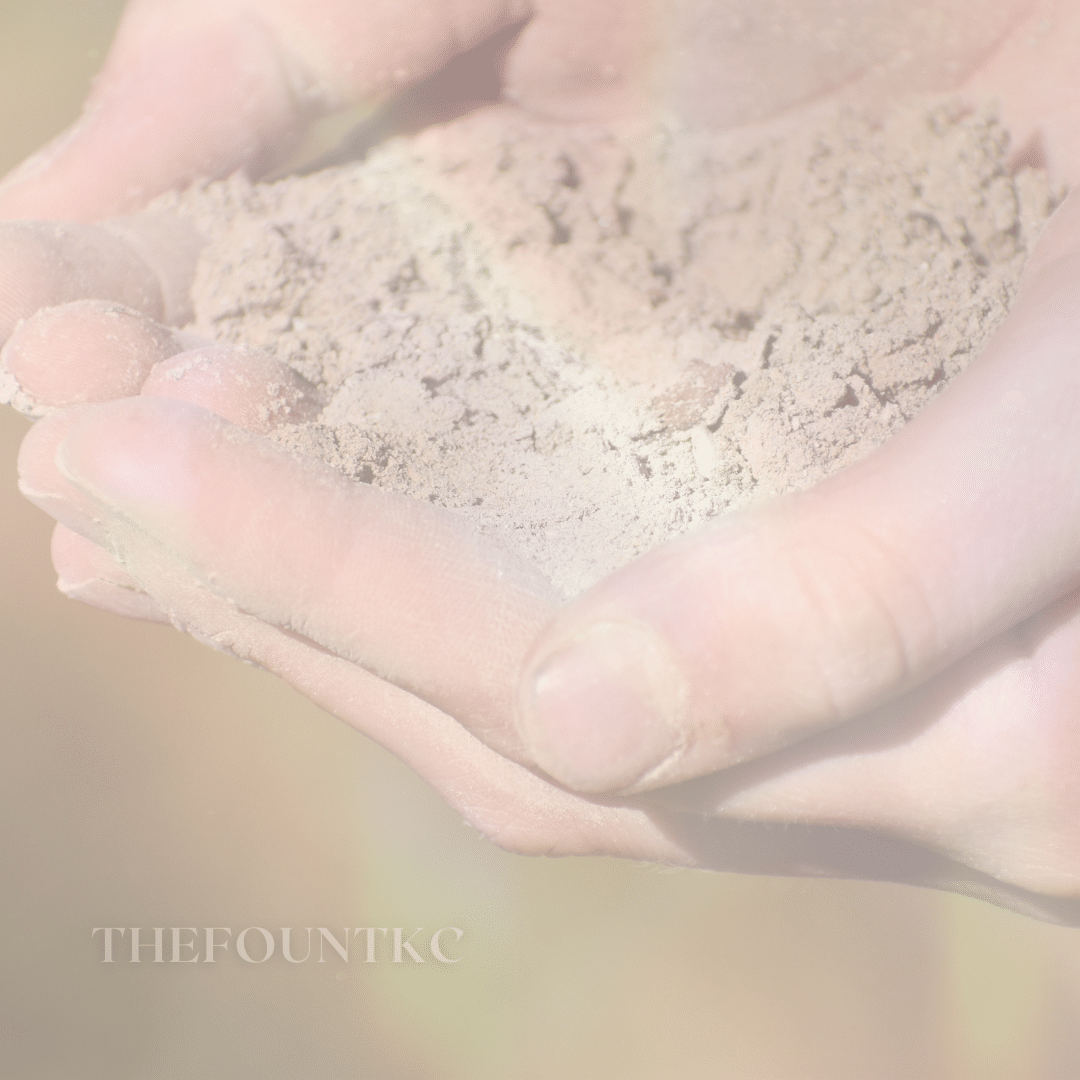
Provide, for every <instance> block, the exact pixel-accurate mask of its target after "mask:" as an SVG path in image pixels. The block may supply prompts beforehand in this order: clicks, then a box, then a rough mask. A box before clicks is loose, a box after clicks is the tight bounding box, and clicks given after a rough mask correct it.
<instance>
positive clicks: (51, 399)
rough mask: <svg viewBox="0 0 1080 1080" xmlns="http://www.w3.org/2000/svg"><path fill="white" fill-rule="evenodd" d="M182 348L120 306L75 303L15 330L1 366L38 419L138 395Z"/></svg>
mask: <svg viewBox="0 0 1080 1080" xmlns="http://www.w3.org/2000/svg"><path fill="white" fill-rule="evenodd" d="M180 348H181V346H180V344H179V342H178V341H177V339H176V336H175V335H174V334H173V332H172V331H170V330H168V329H167V328H166V327H163V326H160V325H159V324H158V323H156V322H154V321H153V320H152V319H150V318H147V317H146V316H145V315H142V314H140V313H139V312H137V311H133V310H132V309H130V308H127V307H124V306H123V305H122V304H116V303H112V302H109V301H104V300H76V301H73V302H71V303H67V304H62V305H60V306H57V307H50V308H46V309H45V310H43V311H39V312H37V313H36V314H35V315H33V316H31V317H30V318H28V319H26V320H24V321H23V322H21V323H19V325H18V326H17V327H16V328H15V330H14V331H13V333H12V334H11V336H10V338H9V339H8V342H7V344H6V345H5V346H4V347H3V349H2V350H0V364H2V365H3V367H5V368H6V369H7V371H8V373H9V374H10V376H11V377H12V378H14V379H15V381H16V383H17V384H18V388H19V389H20V390H21V391H22V394H23V395H24V401H25V402H26V403H27V405H28V406H29V407H30V408H31V409H32V410H33V411H34V412H35V413H37V414H40V413H41V412H42V411H44V410H47V409H50V408H57V407H63V406H67V405H76V404H85V403H88V402H100V401H110V400H112V399H114V398H121V397H130V396H132V395H134V394H137V393H138V392H139V390H140V388H141V387H142V385H143V383H144V382H145V380H146V377H147V375H148V374H149V372H150V370H151V368H152V367H153V366H154V364H156V363H158V362H159V361H161V360H163V359H165V358H166V357H169V356H172V355H174V354H175V353H176V352H178V351H179V350H180ZM24 408H25V406H24Z"/></svg>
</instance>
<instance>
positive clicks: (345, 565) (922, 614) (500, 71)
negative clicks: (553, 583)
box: [0, 0, 1080, 921]
mask: <svg viewBox="0 0 1080 1080" xmlns="http://www.w3.org/2000/svg"><path fill="white" fill-rule="evenodd" d="M848 8H850V9H851V10H850V11H849V10H848ZM470 50H471V51H470ZM463 54H468V59H467V61H465V62H463V61H462V60H460V57H461V56H462V55H463ZM455 58H459V59H456V60H455ZM482 65H487V68H486V70H488V71H489V72H491V73H494V74H495V76H496V78H497V80H498V81H499V86H500V88H501V91H502V94H503V97H504V99H505V100H507V101H509V102H511V103H512V104H513V105H514V106H516V107H519V108H522V109H527V110H529V111H531V112H533V113H535V114H539V115H541V116H546V117H548V118H550V119H551V120H552V122H560V121H574V120H582V119H586V120H595V119H615V120H619V121H620V122H621V120H622V119H625V118H627V117H629V118H631V119H632V118H633V117H634V116H635V115H636V114H638V113H640V112H641V111H642V110H644V109H648V108H656V107H659V108H663V109H665V110H669V111H673V112H675V113H677V114H680V115H682V116H684V117H685V118H686V119H687V120H688V121H690V122H692V123H697V124H703V125H711V126H713V127H716V128H724V127H734V126H740V125H746V124H752V123H756V122H761V121H764V120H767V119H771V118H775V117H776V116H783V115H786V116H788V117H789V118H791V120H792V122H793V123H798V122H799V118H800V115H801V112H800V110H802V109H804V108H809V107H816V106H817V105H818V104H820V103H821V102H822V101H827V100H830V99H834V100H839V101H850V102H851V103H852V104H857V105H858V106H859V107H861V108H867V109H870V110H871V111H873V110H878V111H880V110H884V109H887V108H888V107H889V105H890V103H891V101H892V100H893V99H894V98H896V97H897V96H899V95H902V94H905V93H908V92H912V91H916V92H923V91H933V92H941V91H947V92H956V93H958V94H959V95H960V96H961V99H967V100H970V101H973V102H975V101H979V100H981V99H985V98H994V99H996V100H997V101H998V102H999V103H1000V109H1001V115H1002V118H1003V121H1004V122H1005V124H1006V125H1007V126H1008V128H1009V130H1010V133H1011V136H1012V140H1013V142H1012V145H1013V146H1014V147H1015V148H1016V161H1017V164H1018V165H1020V164H1024V163H1029V164H1030V163H1041V164H1044V165H1045V166H1046V167H1047V168H1048V169H1049V170H1050V173H1051V177H1052V179H1053V180H1054V181H1055V182H1059V183H1070V182H1075V181H1077V180H1078V179H1080V76H1078V75H1077V72H1078V71H1080V3H1076V2H1072V3H1053V2H1047V3H1044V4H1041V5H1040V4H1037V5H1035V7H1034V8H1033V7H1032V5H1031V4H1029V3H1020V2H1018V3H1016V4H1014V5H1012V7H1011V8H1010V5H1008V4H1006V5H1001V4H998V3H991V2H990V0H952V2H947V3H942V2H940V0H928V2H925V3H924V2H916V3H913V4H907V5H892V4H885V3H882V4H880V5H878V6H876V7H875V6H873V5H866V4H865V3H855V2H854V0H851V2H850V3H849V2H848V0H832V2H828V3H826V2H823V0H813V2H781V0H772V2H769V0H765V2H762V0H732V2H727V3H725V2H722V0H716V2H714V3H711V4H700V3H692V2H690V0H624V2H621V3H616V2H614V0H534V2H533V3H532V4H529V3H527V2H526V0H394V2H393V3H375V2H370V3H360V2H355V0H353V2H350V0H213V2H210V0H186V2H183V3H179V2H171V0H135V2H133V3H131V4H130V5H129V8H128V10H127V12H126V14H125V17H124V20H123V22H122V24H121V27H120V30H119V32H118V35H117V39H116V42H115V44H114V46H113V49H112V51H111V53H110V55H109V57H108V60H107V62H106V65H105V68H104V70H103V72H102V74H101V76H100V77H99V79H98V81H97V83H96V84H95V86H94V89H93V92H92V94H91V96H90V99H89V101H88V104H87V107H86V110H85V113H84V116H83V118H82V120H81V121H80V122H79V123H78V124H77V125H76V126H75V127H74V128H73V129H72V130H71V131H69V132H68V133H66V134H65V135H63V136H61V137H60V138H59V139H58V140H57V141H56V142H54V143H53V144H52V145H51V146H49V147H47V148H46V149H45V150H43V151H41V152H40V153H39V154H37V155H35V157H34V158H32V159H30V160H29V161H28V162H26V163H25V164H24V165H23V166H22V167H21V168H20V169H18V170H17V171H16V172H15V173H14V174H12V175H11V176H10V177H9V178H8V179H7V180H6V181H5V182H4V184H3V185H2V186H0V217H3V218H4V219H7V220H8V221H9V223H8V224H5V225H2V226H0V341H6V345H5V346H4V351H3V354H2V358H3V362H4V365H5V367H6V371H7V374H6V375H5V376H4V377H5V378H6V379H7V380H8V391H9V394H11V395H13V396H14V398H15V400H16V403H17V404H19V405H20V406H21V407H22V408H23V409H24V410H25V411H28V412H30V413H31V414H33V415H37V416H40V417H42V418H41V419H40V420H39V421H38V423H37V424H36V425H35V426H34V427H33V429H32V430H31V431H30V433H29V434H28V436H27V438H26V440H25V442H24V444H23V447H22V451H21V454H20V461H19V468H20V477H21V481H20V482H21V486H22V490H23V491H24V492H25V494H26V495H27V496H28V497H29V498H30V499H31V500H33V501H34V502H35V503H36V504H37V505H39V506H40V507H42V508H43V509H44V510H46V511H47V512H48V513H49V514H51V515H52V516H53V517H54V518H56V520H57V522H58V524H57V527H56V532H55V536H54V541H53V558H54V562H55V564H56V568H57V571H58V574H59V579H60V587H61V588H62V589H63V590H64V591H65V592H66V593H67V594H68V595H70V596H73V597H75V598H77V599H80V600H84V601H86V602H88V603H91V604H95V605H97V606H98V607H102V608H105V609H108V610H112V611H115V612H120V613H122V614H125V615H131V616H135V617H140V618H146V619H157V620H167V621H170V622H172V623H174V624H175V625H177V626H179V627H181V628H183V629H185V630H187V631H189V632H190V633H192V634H194V635H195V636H196V637H198V638H200V639H202V640H204V641H206V642H208V643H210V644H212V645H214V646H215V647H217V648H220V649H224V650H226V651H229V652H231V653H234V654H235V655H237V656H239V657H242V658H244V659H246V660H250V661H253V662H255V663H257V664H259V665H261V666H262V667H264V668H267V669H269V670H270V671H273V672H276V673H277V674H278V675H279V676H280V677H281V678H283V679H284V680H285V681H286V682H288V683H290V684H291V685H293V686H295V687H296V688H298V689H299V690H300V691H301V692H302V693H304V694H306V695H307V696H308V697H310V698H311V699H312V700H313V701H315V702H316V703H318V704H319V705H320V706H322V707H323V708H325V709H327V710H328V711H330V712H332V713H334V714H336V715H337V716H339V717H341V718H342V719H343V720H345V721H347V722H348V723H350V724H352V725H354V726H355V727H357V728H358V729H360V730H361V731H363V732H365V733H367V734H368V735H370V736H371V737H372V738H374V739H376V740H378V741H379V742H380V743H382V744H383V745H384V746H386V747H387V748H389V749H390V750H391V751H392V752H393V753H395V754H397V755H398V756H399V757H400V758H402V759H403V760H404V761H406V762H407V763H408V764H410V765H411V766H412V767H413V768H414V769H415V770H416V771H417V772H418V773H420V775H422V776H423V777H424V778H425V779H426V780H427V781H428V782H430V783H431V784H432V785H433V786H434V787H435V788H436V789H437V790H438V791H439V792H440V793H441V794H442V795H443V796H444V797H445V798H446V799H447V800H448V801H449V802H450V803H451V804H452V805H453V806H455V807H456V808H457V809H458V810H460V812H461V813H462V814H463V815H464V817H465V818H466V819H467V820H468V821H469V822H471V823H472V824H473V825H475V826H476V827H478V828H479V829H480V830H482V831H483V832H484V833H485V834H487V835H488V836H490V837H491V838H492V839H493V840H495V841H496V842H497V843H499V844H502V845H504V846H506V847H508V848H511V849H514V850H517V851H522V852H532V853H551V854H560V853H562V854H570V853H609V854H618V855H624V856H630V857H635V858H641V859H648V860H658V861H663V862H668V863H674V864H684V865H696V866H705V867H714V868H719V869H733V870H744V871H756V872H765V873H784V874H829V875H837V876H853V877H866V878H878V879H885V880H895V881H907V882H912V883H918V884H925V885H935V886H938V887H942V888H951V889H955V890H958V891H962V892H968V893H972V894H975V895H980V896H984V897H986V898H988V899H992V900H995V901H997V902H999V903H1002V904H1006V905H1009V906H1013V907H1016V908H1019V909H1021V910H1025V911H1029V912H1031V913H1034V914H1041V915H1043V916H1045V917H1049V918H1058V919H1063V920H1067V921H1074V920H1075V919H1077V918H1080V423H1078V422H1077V417H1078V415H1080V201H1078V200H1077V199H1076V198H1068V199H1066V201H1065V202H1064V203H1063V204H1062V205H1061V207H1059V209H1058V210H1057V211H1056V213H1055V215H1054V217H1053V218H1052V220H1051V222H1050V224H1049V225H1048V227H1047V229H1046V231H1045V233H1044V235H1043V237H1042V238H1041V240H1040V241H1039V244H1038V247H1037V249H1036V251H1035V254H1034V255H1033V257H1032V259H1031V261H1030V264H1029V265H1028V267H1027V270H1026V272H1025V275H1024V279H1023V282H1022V284H1021V288H1020V291H1019V293H1018V295H1017V297H1016V300H1015V304H1014V307H1013V309H1012V312H1011V313H1010V315H1009V317H1008V319H1007V320H1006V322H1005V323H1004V325H1003V326H1002V327H1001V328H1000V330H999V331H998V332H997V333H996V335H995V336H994V337H993V339H992V341H991V343H990V344H989V346H988V347H987V348H986V350H985V351H984V352H983V354H982V355H981V356H980V357H978V359H977V360H975V361H974V362H973V363H972V365H971V366H970V368H969V369H968V370H967V371H966V372H965V373H964V374H963V375H962V376H961V377H960V378H958V379H957V380H956V381H955V382H954V383H953V384H952V385H951V386H950V387H948V388H947V389H946V390H945V391H944V392H943V393H942V394H941V395H940V396H939V397H938V398H936V399H935V400H934V401H933V403H932V404H931V405H930V406H928V407H927V408H926V409H925V410H924V411H923V412H922V413H921V414H920V415H919V416H917V417H916V418H915V419H914V420H913V421H912V422H911V423H910V424H909V425H908V426H907V427H906V428H905V429H904V430H903V431H902V432H900V433H899V434H898V435H897V436H895V437H894V438H893V439H892V440H891V441H890V442H888V443H887V444H886V445H885V446H883V447H882V448H881V449H880V450H878V451H877V452H875V453H874V454H873V455H871V456H870V457H869V458H867V459H865V460H864V461H863V462H861V463H860V464H858V465H856V466H854V467H851V468H848V469H846V470H845V471H843V472H841V473H839V474H837V475H835V476H833V477H832V478H830V479H829V480H827V481H825V482H824V483H821V484H819V485H818V486H817V487H815V488H813V489H812V490H810V491H807V492H805V493H801V494H798V495H792V496H785V497H783V498H780V499H777V500H774V501H772V502H770V503H766V504H762V505H759V506H756V507H754V508H752V509H749V510H745V511H742V512H739V513H735V514H731V515H729V516H727V517H725V518H724V519H722V520H720V521H717V522H716V523H715V524H713V525H711V526H710V527H708V528H706V529H703V530H701V531H698V532H695V533H693V534H691V535H687V536H685V537H683V538H681V539H679V540H677V541H675V542H674V543H671V544H668V545H666V546H664V547H662V548H660V549H658V550H656V551H654V552H652V553H651V554H649V555H647V556H646V557H644V558H642V559H639V560H638V561H636V562H634V563H632V564H631V565H629V566H627V567H626V568H624V569H623V570H621V571H619V572H618V573H616V574H614V575H613V576H611V577H610V578H608V579H607V580H605V581H603V582H601V583H600V584H599V585H597V586H596V587H595V588H593V589H592V590H590V591H589V592H587V593H586V594H584V595H583V596H580V597H578V598H576V599H574V600H572V601H571V602H569V603H565V602H563V601H562V599H561V598H560V597H558V596H557V595H556V594H555V593H554V591H553V590H552V589H551V588H550V586H549V585H548V584H547V583H546V582H545V581H543V580H542V579H541V578H540V576H539V575H538V573H537V572H536V571H535V570H534V569H532V568H531V567H529V566H527V565H526V564H524V563H523V562H521V561H518V560H517V559H516V558H515V556H513V555H512V554H507V553H506V552H505V551H502V550H501V549H496V548H494V547H491V546H489V545H487V544H485V543H484V542H481V541H480V540H479V539H478V538H477V537H476V536H475V535H473V534H471V533H470V532H469V531H468V530H467V529H466V528H465V527H464V526H463V525H462V524H461V522H460V521H459V520H458V519H457V518H455V517H454V516H452V515H451V514H449V513H446V512H442V511H440V510H438V509H437V508H434V507H432V506H431V505H429V504H421V503H418V502H415V501H412V500H409V499H406V498H404V497H400V496H397V495H394V494H390V493H386V492H382V491H379V490H377V489H374V488H372V487H370V486H368V485H363V484H358V483H354V482H352V481H350V480H348V479H346V478H344V477H343V476H340V475H339V474H337V473H335V472H334V471H333V470H331V469H329V468H328V467H326V466H324V465H323V464H321V463H319V462H316V461H313V460H309V459H305V458H302V457H298V456H296V455H293V454H291V453H289V452H288V451H286V450H284V449H283V448H281V447H279V446H278V445H277V444H275V443H274V442H273V441H271V440H270V439H268V438H267V437H266V435H267V434H268V433H269V432H270V431H272V430H273V428H274V427H275V426H276V425H277V424H280V423H283V422H296V421H297V420H301V419H307V418H312V417H314V416H315V415H316V414H317V412H318V408H319V402H318V401H317V400H316V398H315V395H314V393H313V391H312V389H311V388H310V387H308V386H307V385H306V384H304V383H303V382H302V380H300V379H299V378H298V377H296V376H295V375H293V374H292V373H291V372H290V371H289V370H288V369H286V368H284V367H283V366H281V365H280V364H278V363H276V362H275V361H273V360H272V359H270V358H269V357H267V356H264V355H261V354H259V353H256V352H253V351H249V350H244V349H238V348H232V347H224V346H209V345H206V344H205V343H200V342H197V341H193V340H191V339H190V338H185V336H184V335H183V334H182V333H180V332H179V331H177V330H176V329H175V327H178V326H182V325H183V324H184V323H185V322H187V321H188V320H189V319H190V317H191V307H190V297H189V291H190V286H191V282H192V278H193V274H194V267H195V264H196V261H197V258H198V253H199V249H200V247H201V243H202V241H201V239H200V238H199V237H198V236H197V235H196V234H195V233H194V232H193V231H192V229H191V227H190V226H189V225H187V224H185V223H184V221H183V220H182V219H180V218H179V217H170V216H168V215H164V214H160V213H148V212H141V209H140V208H141V207H142V206H143V205H144V204H145V203H146V202H148V201H149V200H150V199H151V198H152V197H153V196H155V195H157V194H159V193H161V192H163V191H166V190H169V189H171V188H175V187H178V186H182V185H185V184H187V183H189V182H191V181H193V180H195V179H197V178H199V177H204V176H224V175H227V174H229V173H231V172H233V171H234V170H237V169H245V170H247V171H248V172H249V174H251V175H262V174H265V173H266V172H268V171H269V170H271V169H272V168H274V167H275V166H276V165H278V164H279V163H280V162H281V161H282V160H283V159H284V158H285V157H286V156H287V155H288V153H289V152H290V150H291V148H292V147H293V146H294V145H295V143H296V141H297V139H298V138H299V136H300V135H301V133H302V132H303V130H304V128H305V126H306V125H307V124H308V123H309V122H310V121H311V120H312V119H313V118H314V117H316V116H317V115H319V114H321V113H325V112H329V111H332V110H334V109H337V108H341V107H343V106H345V105H347V104H350V103H352V102H357V101H361V100H371V101H376V100H391V99H393V97H394V95H395V94H399V93H400V91H401V90H402V89H403V88H407V87H411V86H415V85H416V84H418V83H420V82H421V81H422V80H425V79H431V78H434V79H435V80H436V82H435V83H433V84H430V85H435V86H437V87H438V88H439V93H440V94H441V95H442V97H443V99H444V100H443V101H442V102H441V105H442V106H443V107H449V111H453V106H454V104H455V102H454V100H451V99H454V97H455V95H456V97H457V99H459V101H458V104H460V105H461V106H462V107H464V105H465V104H466V103H467V99H469V98H470V97H475V96H476V91H475V87H476V85H477V83H476V80H475V77H474V76H475V70H474V69H475V68H477V67H478V66H482ZM440 72H443V75H441V76H440V75H439V73H440ZM440 78H441V79H442V82H441V83H440V82H438V80H439V79H440ZM48 221H52V222H66V224H57V223H53V224H46V223H45V222H48ZM91 222H99V224H90V223H91ZM16 384H17V385H16Z"/></svg>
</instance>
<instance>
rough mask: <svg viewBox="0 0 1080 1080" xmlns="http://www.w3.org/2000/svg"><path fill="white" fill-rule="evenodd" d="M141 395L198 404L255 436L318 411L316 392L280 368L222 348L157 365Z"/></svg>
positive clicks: (252, 355) (319, 403) (258, 356)
mask: <svg viewBox="0 0 1080 1080" xmlns="http://www.w3.org/2000/svg"><path fill="white" fill-rule="evenodd" d="M142 394H143V395H144V396H147V397H159V398H171V399H173V400H176V401H186V402H188V403H189V404H193V405H199V406H201V407H203V408H204V409H208V410H210V411H211V412H213V413H216V414H217V415H218V416H220V417H222V418H223V419H225V420H228V421H229V422H230V423H233V424H236V425H238V426H239V427H242V428H246V429H247V430H248V431H251V432H254V433H256V434H260V435H262V434H267V433H269V432H271V431H273V430H274V429H275V428H278V427H280V426H281V425H282V424H299V423H304V422H306V421H309V420H314V419H315V417H316V416H317V415H318V414H319V411H320V410H321V408H322V401H321V400H320V397H319V394H318V391H317V390H316V388H315V387H314V386H312V385H311V384H310V383H309V382H308V381H307V380H306V379H304V378H302V377H301V376H300V375H298V374H297V373H296V372H295V371H293V370H292V368H290V367H288V366H287V365H286V364H283V363H281V362H280V361H277V360H274V359H273V358H271V357H269V356H267V355H266V354H265V353H260V352H257V351H256V350H253V349H242V348H235V347H232V346H225V345H212V346H209V347H207V348H202V349H193V350H190V351H188V352H184V353H180V354H179V355H176V356H172V357H170V358H168V359H166V360H164V361H163V362H161V363H159V364H157V365H156V366H155V367H154V369H153V371H152V372H151V373H150V376H149V378H147V380H146V382H145V384H144V385H143V387H142Z"/></svg>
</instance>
